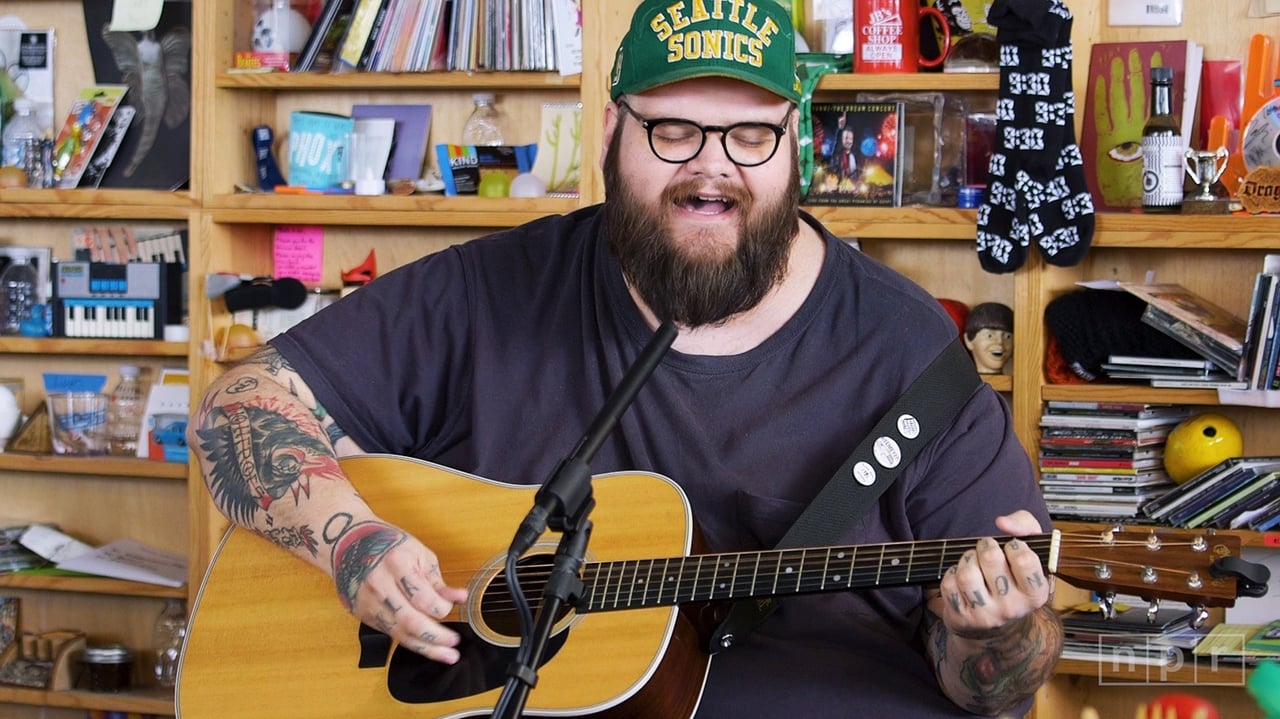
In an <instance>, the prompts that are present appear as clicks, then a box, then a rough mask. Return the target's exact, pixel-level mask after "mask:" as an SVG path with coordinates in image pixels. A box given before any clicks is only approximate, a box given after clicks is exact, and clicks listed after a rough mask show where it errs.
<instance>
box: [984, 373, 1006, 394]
mask: <svg viewBox="0 0 1280 719" xmlns="http://www.w3.org/2000/svg"><path fill="white" fill-rule="evenodd" d="M982 381H983V382H986V383H987V384H989V385H991V386H992V387H993V388H995V390H996V391H997V392H1012V391H1013V375H1007V374H984V375H982Z"/></svg>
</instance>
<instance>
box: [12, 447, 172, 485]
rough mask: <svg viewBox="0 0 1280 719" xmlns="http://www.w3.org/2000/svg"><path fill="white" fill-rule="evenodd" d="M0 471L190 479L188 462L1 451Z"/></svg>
mask: <svg viewBox="0 0 1280 719" xmlns="http://www.w3.org/2000/svg"><path fill="white" fill-rule="evenodd" d="M0 471H10V472H13V471H23V472H40V473H49V474H55V473H62V474H92V475H102V476H110V477H136V478H146V479H177V480H184V481H185V480H186V479H187V463H186V462H153V461H151V460H149V459H133V458H131V457H105V456H100V457H66V456H61V455H53V454H21V453H18V452H0Z"/></svg>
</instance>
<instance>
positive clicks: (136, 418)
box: [107, 364, 146, 457]
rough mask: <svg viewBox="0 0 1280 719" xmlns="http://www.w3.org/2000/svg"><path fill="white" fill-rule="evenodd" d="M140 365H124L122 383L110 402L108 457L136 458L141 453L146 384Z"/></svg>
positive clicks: (121, 370)
mask: <svg viewBox="0 0 1280 719" xmlns="http://www.w3.org/2000/svg"><path fill="white" fill-rule="evenodd" d="M138 375H139V370H138V366H137V365H132V364H124V365H120V382H119V383H118V384H116V387H115V389H113V390H111V396H110V399H109V400H108V402H107V454H109V455H113V456H116V457H133V456H136V455H137V453H138V430H139V429H141V427H142V412H143V409H144V407H143V405H144V403H145V402H146V397H145V396H143V392H142V382H141V380H140V379H139V378H138Z"/></svg>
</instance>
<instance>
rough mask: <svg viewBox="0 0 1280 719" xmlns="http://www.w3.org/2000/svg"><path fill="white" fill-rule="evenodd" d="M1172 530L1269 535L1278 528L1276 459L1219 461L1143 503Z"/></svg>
mask: <svg viewBox="0 0 1280 719" xmlns="http://www.w3.org/2000/svg"><path fill="white" fill-rule="evenodd" d="M1142 514H1143V516H1145V517H1147V518H1149V519H1151V520H1153V521H1157V522H1160V523H1162V524H1169V525H1172V526H1175V527H1186V528H1188V529H1196V528H1199V527H1205V528H1212V529H1248V530H1254V531H1259V532H1263V531H1268V530H1271V529H1274V528H1276V527H1277V526H1280V457H1233V458H1231V459H1226V460H1223V461H1222V462H1219V463H1218V464H1216V465H1214V466H1212V467H1210V468H1209V469H1206V470H1205V471H1203V472H1201V473H1200V474H1198V475H1196V476H1195V477H1192V478H1191V479H1189V480H1187V481H1186V482H1183V483H1182V484H1180V485H1178V486H1177V487H1176V488H1175V489H1173V490H1171V491H1169V492H1166V493H1164V494H1162V495H1160V496H1159V497H1156V498H1154V499H1151V500H1150V501H1148V502H1146V503H1144V504H1143V505H1142Z"/></svg>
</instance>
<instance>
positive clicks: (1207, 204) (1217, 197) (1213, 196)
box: [1182, 147, 1231, 215]
mask: <svg viewBox="0 0 1280 719" xmlns="http://www.w3.org/2000/svg"><path fill="white" fill-rule="evenodd" d="M1230 154H1231V153H1229V152H1228V151H1227V148H1225V147H1219V148H1218V149H1217V150H1213V151H1210V150H1192V149H1187V151H1186V152H1184V153H1183V155H1182V167H1183V169H1185V170H1186V171H1187V175H1189V176H1190V177H1191V180H1192V181H1193V182H1195V183H1196V188H1197V192H1196V193H1195V194H1194V195H1188V196H1186V197H1184V198H1182V213H1183V214H1184V215H1185V214H1190V215H1220V214H1224V213H1226V212H1227V210H1228V207H1227V205H1228V198H1227V194H1226V192H1225V191H1224V190H1223V188H1222V186H1221V185H1218V184H1217V182H1218V178H1220V177H1222V173H1224V172H1226V171H1227V157H1228V156H1229V155H1230Z"/></svg>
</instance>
